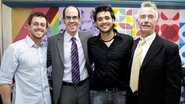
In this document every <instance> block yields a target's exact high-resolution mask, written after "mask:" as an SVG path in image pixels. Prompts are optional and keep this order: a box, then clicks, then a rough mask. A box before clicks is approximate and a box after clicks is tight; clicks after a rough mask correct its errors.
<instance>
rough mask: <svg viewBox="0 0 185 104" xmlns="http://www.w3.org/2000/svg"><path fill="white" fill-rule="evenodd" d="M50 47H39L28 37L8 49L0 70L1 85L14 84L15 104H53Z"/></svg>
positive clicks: (44, 45) (13, 103)
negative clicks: (48, 58)
mask: <svg viewBox="0 0 185 104" xmlns="http://www.w3.org/2000/svg"><path fill="white" fill-rule="evenodd" d="M46 54H47V44H46V43H44V42H42V43H41V44H40V45H39V46H38V47H36V45H35V44H34V42H33V41H32V39H31V38H30V37H29V36H27V37H26V38H25V39H23V40H20V41H17V42H15V43H13V44H11V45H9V46H8V48H7V49H6V50H5V52H4V56H3V59H2V63H1V69H0V84H12V83H13V81H12V78H13V77H14V79H15V87H14V89H13V99H12V104H51V97H50V91H49V84H48V78H47V67H46Z"/></svg>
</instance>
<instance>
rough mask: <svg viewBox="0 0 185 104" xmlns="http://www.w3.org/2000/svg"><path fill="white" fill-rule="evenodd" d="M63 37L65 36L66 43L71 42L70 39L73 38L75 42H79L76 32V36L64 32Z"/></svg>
mask: <svg viewBox="0 0 185 104" xmlns="http://www.w3.org/2000/svg"><path fill="white" fill-rule="evenodd" d="M64 35H65V39H66V41H71V38H72V37H75V38H76V40H77V41H80V38H79V35H78V32H77V34H76V35H75V36H71V35H70V34H69V33H68V32H66V31H65V33H64Z"/></svg>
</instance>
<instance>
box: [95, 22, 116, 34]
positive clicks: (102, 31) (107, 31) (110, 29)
mask: <svg viewBox="0 0 185 104" xmlns="http://www.w3.org/2000/svg"><path fill="white" fill-rule="evenodd" d="M97 28H98V27H97ZM113 29H114V24H113V25H112V27H111V28H109V29H108V30H106V31H104V30H102V29H100V28H98V30H99V31H100V32H101V33H109V32H110V31H112V30H113Z"/></svg>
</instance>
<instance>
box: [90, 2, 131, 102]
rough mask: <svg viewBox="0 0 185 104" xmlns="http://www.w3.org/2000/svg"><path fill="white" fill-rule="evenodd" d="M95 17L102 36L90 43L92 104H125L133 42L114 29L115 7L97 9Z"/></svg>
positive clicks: (106, 6)
mask: <svg viewBox="0 0 185 104" xmlns="http://www.w3.org/2000/svg"><path fill="white" fill-rule="evenodd" d="M93 16H94V21H95V23H96V27H97V28H98V29H99V31H100V33H99V35H98V36H94V37H92V38H90V39H89V40H88V48H89V58H90V61H91V63H93V64H94V72H93V79H92V85H91V88H92V91H91V94H92V104H125V102H126V90H127V89H128V87H129V72H130V70H129V69H128V63H129V61H130V56H131V49H132V44H133V38H132V37H131V36H129V35H126V34H121V33H118V32H117V30H116V29H114V22H115V15H114V12H113V10H112V7H111V6H109V5H102V6H98V7H96V8H95V11H93Z"/></svg>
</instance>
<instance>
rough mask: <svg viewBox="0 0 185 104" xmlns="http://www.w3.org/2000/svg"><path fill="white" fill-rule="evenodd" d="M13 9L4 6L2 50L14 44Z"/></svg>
mask: <svg viewBox="0 0 185 104" xmlns="http://www.w3.org/2000/svg"><path fill="white" fill-rule="evenodd" d="M11 10H12V9H11V8H10V7H8V6H6V5H4V4H2V44H3V45H2V50H3V51H4V49H5V48H6V47H7V46H8V45H9V44H11V43H12V19H11V15H12V13H11V12H12V11H11Z"/></svg>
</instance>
